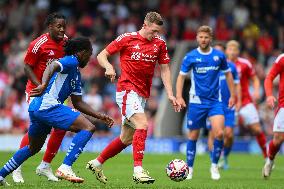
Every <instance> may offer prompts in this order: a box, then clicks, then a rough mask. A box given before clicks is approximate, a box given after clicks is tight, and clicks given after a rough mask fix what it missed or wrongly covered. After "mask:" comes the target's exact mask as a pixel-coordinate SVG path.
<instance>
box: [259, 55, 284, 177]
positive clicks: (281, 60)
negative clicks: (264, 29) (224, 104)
mask: <svg viewBox="0 0 284 189" xmlns="http://www.w3.org/2000/svg"><path fill="white" fill-rule="evenodd" d="M278 75H280V81H279V88H278V89H279V96H278V107H275V103H276V101H277V100H276V98H275V97H274V96H273V80H274V79H275V78H276V77H277V76H278ZM264 89H265V93H266V104H267V105H268V106H269V107H270V108H272V109H273V108H276V116H275V118H274V124H273V140H271V141H270V143H269V147H268V152H267V156H268V158H267V159H266V162H265V165H264V167H263V170H262V175H263V177H264V178H268V177H269V176H270V174H271V171H272V167H273V164H274V158H275V156H276V154H277V152H278V151H279V149H280V146H281V144H282V143H283V141H284V54H281V55H279V56H278V58H277V59H276V60H275V63H274V64H273V66H272V68H271V70H270V72H269V73H268V75H267V77H266V78H265V81H264Z"/></svg>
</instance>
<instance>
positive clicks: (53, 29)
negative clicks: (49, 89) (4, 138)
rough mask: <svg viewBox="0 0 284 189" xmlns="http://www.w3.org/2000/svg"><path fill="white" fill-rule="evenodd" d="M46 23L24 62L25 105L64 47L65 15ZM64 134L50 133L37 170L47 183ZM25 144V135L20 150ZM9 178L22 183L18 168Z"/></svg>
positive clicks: (54, 131) (27, 139) (59, 131)
mask: <svg viewBox="0 0 284 189" xmlns="http://www.w3.org/2000/svg"><path fill="white" fill-rule="evenodd" d="M45 24H46V26H47V28H48V33H45V34H42V35H41V36H40V37H38V38H36V39H35V40H34V41H32V42H31V43H30V45H29V48H28V51H27V54H26V56H25V59H24V62H25V66H24V69H25V73H26V75H27V76H28V82H27V85H26V98H27V102H28V103H29V102H30V91H31V90H32V89H34V88H36V87H37V86H38V85H40V84H41V79H42V75H43V72H44V70H45V68H46V66H47V64H48V63H50V62H52V61H53V60H55V59H59V58H62V57H63V56H64V48H63V46H64V43H65V41H66V40H67V37H66V35H65V28H66V19H65V16H64V15H62V14H59V13H52V14H50V15H48V16H47V18H46V23H45ZM65 132H66V131H64V130H59V129H54V130H52V132H51V135H50V138H49V140H48V143H47V149H46V151H45V154H44V157H43V160H42V162H41V164H40V165H39V166H38V167H37V168H36V173H37V174H38V175H43V176H46V177H47V178H48V180H50V181H58V179H57V177H55V176H54V174H53V172H52V169H51V166H50V162H51V161H52V159H53V158H54V156H55V155H56V153H57V151H58V149H59V147H60V145H61V142H62V140H63V138H64V136H65ZM27 145H29V138H28V133H26V134H25V136H24V137H23V139H22V141H21V145H20V148H23V147H24V146H27ZM12 177H13V180H14V182H16V183H23V182H24V179H23V177H22V173H21V167H19V168H18V169H16V170H15V171H14V172H13V174H12Z"/></svg>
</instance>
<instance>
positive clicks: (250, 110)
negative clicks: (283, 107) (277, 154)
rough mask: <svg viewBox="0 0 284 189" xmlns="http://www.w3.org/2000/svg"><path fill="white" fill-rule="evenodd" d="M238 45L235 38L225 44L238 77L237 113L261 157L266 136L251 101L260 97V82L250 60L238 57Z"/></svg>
mask: <svg viewBox="0 0 284 189" xmlns="http://www.w3.org/2000/svg"><path fill="white" fill-rule="evenodd" d="M239 46H240V45H239V43H238V42H237V41H235V40H231V41H229V42H228V43H227V45H226V54H227V58H228V60H230V61H232V62H233V63H234V64H235V65H236V67H237V71H238V73H239V77H240V84H241V94H242V105H241V109H240V111H239V113H240V116H241V117H242V119H243V121H244V125H245V126H248V128H249V129H250V130H251V131H252V133H253V135H255V136H256V140H257V142H258V145H259V146H260V148H261V150H262V154H263V157H264V158H266V157H267V153H266V136H265V134H264V132H263V130H262V128H261V125H260V123H259V122H260V120H259V115H258V112H257V109H256V107H255V105H254V103H253V99H254V100H255V101H257V100H259V98H260V94H259V88H260V82H259V79H258V77H257V76H256V74H255V69H254V68H253V66H252V64H251V63H250V61H249V60H247V59H245V58H240V57H239V52H240V51H239ZM250 80H252V83H253V88H254V93H253V99H252V97H251V96H250V93H249V82H250Z"/></svg>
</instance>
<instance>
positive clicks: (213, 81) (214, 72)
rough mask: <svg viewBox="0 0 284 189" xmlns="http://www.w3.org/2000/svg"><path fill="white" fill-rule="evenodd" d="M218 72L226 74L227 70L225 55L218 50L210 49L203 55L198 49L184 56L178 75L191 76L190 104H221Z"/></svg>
mask: <svg viewBox="0 0 284 189" xmlns="http://www.w3.org/2000/svg"><path fill="white" fill-rule="evenodd" d="M220 71H223V72H228V71H229V68H228V64H227V60H226V57H225V54H224V53H223V52H221V51H219V50H216V49H213V48H212V47H210V51H209V52H207V53H204V52H202V51H201V50H200V48H199V47H198V48H196V49H194V50H192V51H190V52H189V53H187V54H186V55H185V57H184V59H183V62H182V64H181V69H180V74H182V75H186V74H188V73H189V72H190V74H191V88H190V92H189V94H190V101H189V102H190V103H196V104H208V103H212V101H213V102H214V101H220V102H221V94H220V87H219V82H220V81H219V76H220Z"/></svg>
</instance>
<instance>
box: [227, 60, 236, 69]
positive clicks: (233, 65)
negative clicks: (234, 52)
mask: <svg viewBox="0 0 284 189" xmlns="http://www.w3.org/2000/svg"><path fill="white" fill-rule="evenodd" d="M227 63H228V66H229V67H230V68H233V69H237V67H236V65H235V64H234V63H233V62H232V61H230V60H227Z"/></svg>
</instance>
